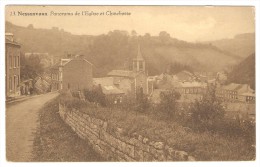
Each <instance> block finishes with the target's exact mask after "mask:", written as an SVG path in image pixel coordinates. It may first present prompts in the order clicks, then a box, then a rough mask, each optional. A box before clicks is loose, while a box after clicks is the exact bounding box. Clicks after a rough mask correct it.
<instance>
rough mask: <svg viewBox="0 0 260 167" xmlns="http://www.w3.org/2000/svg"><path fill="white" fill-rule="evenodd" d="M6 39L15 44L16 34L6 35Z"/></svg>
mask: <svg viewBox="0 0 260 167" xmlns="http://www.w3.org/2000/svg"><path fill="white" fill-rule="evenodd" d="M5 38H6V39H8V40H10V41H12V42H14V34H12V33H5Z"/></svg>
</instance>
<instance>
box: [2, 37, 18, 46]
mask: <svg viewBox="0 0 260 167" xmlns="http://www.w3.org/2000/svg"><path fill="white" fill-rule="evenodd" d="M5 43H10V44H13V45H18V46H21V45H20V44H19V43H17V42H15V41H11V40H9V39H7V38H6V39H5Z"/></svg>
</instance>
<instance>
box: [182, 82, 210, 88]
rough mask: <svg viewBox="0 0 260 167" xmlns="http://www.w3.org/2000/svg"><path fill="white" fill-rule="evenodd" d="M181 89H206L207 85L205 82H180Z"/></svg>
mask: <svg viewBox="0 0 260 167" xmlns="http://www.w3.org/2000/svg"><path fill="white" fill-rule="evenodd" d="M179 83H180V86H181V87H186V88H188V87H206V86H207V84H206V83H203V82H179Z"/></svg>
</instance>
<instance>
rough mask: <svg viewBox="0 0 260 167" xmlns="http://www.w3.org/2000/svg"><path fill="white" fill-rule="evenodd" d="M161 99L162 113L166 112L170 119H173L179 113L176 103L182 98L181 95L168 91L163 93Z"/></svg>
mask: <svg viewBox="0 0 260 167" xmlns="http://www.w3.org/2000/svg"><path fill="white" fill-rule="evenodd" d="M160 98H161V102H160V104H159V110H160V112H164V113H165V114H166V116H167V117H168V118H170V119H172V118H173V117H174V116H175V114H176V111H177V106H176V101H177V100H178V99H179V98H180V93H179V92H177V91H175V90H168V91H165V92H161V94H160Z"/></svg>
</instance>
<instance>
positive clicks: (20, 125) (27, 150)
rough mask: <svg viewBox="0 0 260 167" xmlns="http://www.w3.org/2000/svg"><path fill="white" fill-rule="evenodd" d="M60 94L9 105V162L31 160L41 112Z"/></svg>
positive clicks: (7, 126)
mask: <svg viewBox="0 0 260 167" xmlns="http://www.w3.org/2000/svg"><path fill="white" fill-rule="evenodd" d="M57 95H58V93H56V92H55V93H48V94H44V95H41V96H37V97H34V98H31V99H28V100H26V101H23V102H20V103H16V104H9V105H8V106H7V109H6V157H7V160H8V161H15V162H28V161H30V160H31V158H32V156H31V152H32V149H33V140H34V133H35V131H36V128H37V124H38V114H39V110H40V109H41V107H43V105H44V104H45V103H46V102H47V101H49V100H51V99H53V98H55V97H56V96H57Z"/></svg>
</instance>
